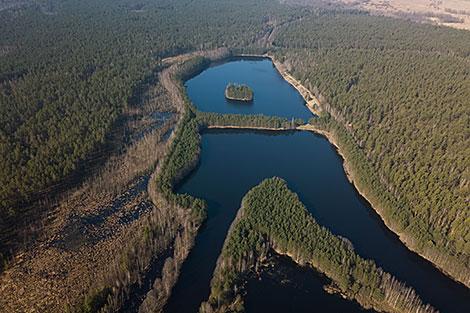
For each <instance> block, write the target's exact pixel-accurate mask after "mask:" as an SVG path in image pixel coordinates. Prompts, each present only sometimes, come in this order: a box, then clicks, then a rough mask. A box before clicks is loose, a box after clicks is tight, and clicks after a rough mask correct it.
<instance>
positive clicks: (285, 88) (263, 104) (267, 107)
mask: <svg viewBox="0 0 470 313" xmlns="http://www.w3.org/2000/svg"><path fill="white" fill-rule="evenodd" d="M229 83H237V84H245V85H248V86H250V88H251V89H252V90H253V94H254V98H253V101H251V102H240V101H231V100H227V99H226V98H225V95H224V92H225V87H226V86H227V84H229ZM185 86H186V90H187V92H188V96H189V98H190V99H191V100H192V102H193V103H194V105H195V106H196V107H197V108H198V109H199V110H200V111H204V112H217V113H231V114H264V115H271V116H281V117H286V118H302V119H305V120H307V119H309V118H311V117H312V114H311V113H310V111H309V110H308V109H307V107H306V106H305V105H304V104H305V101H304V99H303V98H302V96H301V95H300V94H299V93H298V92H297V90H296V89H295V88H294V87H292V86H291V85H290V84H288V83H287V82H286V81H285V80H284V78H282V76H281V75H280V74H279V72H278V71H277V69H276V68H275V67H274V65H273V63H272V62H271V60H270V59H260V58H257V59H234V60H232V61H229V62H226V63H223V64H218V65H214V66H212V67H210V68H208V69H207V70H205V71H203V72H202V73H201V74H199V75H197V76H196V77H194V78H192V79H190V80H188V81H187V82H186V83H185Z"/></svg>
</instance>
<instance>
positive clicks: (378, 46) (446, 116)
mask: <svg viewBox="0 0 470 313" xmlns="http://www.w3.org/2000/svg"><path fill="white" fill-rule="evenodd" d="M411 25H413V26H411ZM307 34H308V35H307ZM439 42H446V43H447V44H445V45H441V44H439ZM274 45H275V46H276V47H277V48H278V49H279V50H278V51H279V52H277V53H278V54H277V56H278V57H279V58H282V59H283V60H285V61H286V63H287V64H288V66H289V68H290V69H291V72H292V73H293V75H294V76H295V77H297V78H299V79H300V80H301V81H302V82H303V84H304V85H305V86H307V88H309V89H310V90H312V91H313V92H314V93H315V94H316V95H317V96H318V97H319V98H320V99H321V100H322V107H323V109H324V110H325V113H327V115H329V116H331V117H332V119H331V121H332V123H334V124H335V125H336V126H338V127H341V128H342V130H341V133H342V134H344V135H347V136H348V137H350V138H351V139H352V141H351V142H350V143H349V144H350V145H352V146H353V147H354V148H355V150H356V152H357V153H356V156H353V155H351V157H352V158H356V159H357V155H358V154H361V155H362V156H361V157H360V159H361V160H360V161H359V160H358V161H357V166H356V168H358V169H363V168H366V167H369V166H370V167H371V168H370V169H369V172H368V173H367V174H366V173H365V172H362V173H361V174H360V175H359V176H360V179H362V180H363V181H364V183H363V184H362V185H363V187H364V189H365V190H370V191H372V190H373V189H377V190H375V191H374V195H375V196H374V198H376V199H377V206H378V207H383V210H384V212H383V214H384V215H385V218H386V220H387V219H388V220H389V223H390V224H391V225H396V230H395V231H396V232H398V233H401V234H403V236H404V238H405V241H406V242H407V243H408V245H410V246H411V247H412V248H413V249H416V250H418V251H419V252H421V253H423V254H425V255H426V256H427V257H428V258H430V259H431V260H432V261H433V262H435V263H437V264H438V266H440V267H442V268H445V269H446V270H447V271H448V272H449V273H451V275H452V276H454V277H456V278H458V279H459V280H460V281H462V282H464V283H465V284H467V285H468V284H469V282H470V276H469V275H470V274H469V271H468V264H469V260H470V259H469V257H470V232H469V228H470V224H469V219H468V217H469V215H468V214H469V211H468V201H467V200H468V197H469V194H470V185H469V182H470V181H469V175H470V172H469V166H468V164H469V158H468V155H469V150H468V149H469V147H470V139H469V138H468V136H467V135H466V134H468V122H469V120H468V117H469V106H468V99H469V98H470V84H468V81H469V68H470V64H469V62H470V59H469V56H470V34H469V33H468V32H466V31H458V30H452V29H448V28H444V27H429V26H426V25H416V24H412V23H411V22H404V21H400V20H396V19H383V18H378V17H371V16H367V15H362V14H354V15H351V14H342V13H336V14H334V15H333V16H319V17H315V18H308V19H304V20H302V22H301V23H300V22H295V23H292V24H290V25H289V27H286V28H282V29H281V30H280V31H279V33H278V36H277V37H276V39H275V42H274ZM465 125H467V126H465ZM339 132H340V131H337V133H338V134H339ZM348 157H349V154H348ZM371 173H373V174H371ZM372 181H373V182H372ZM379 189H380V190H379ZM386 198H387V199H386ZM392 229H393V227H392Z"/></svg>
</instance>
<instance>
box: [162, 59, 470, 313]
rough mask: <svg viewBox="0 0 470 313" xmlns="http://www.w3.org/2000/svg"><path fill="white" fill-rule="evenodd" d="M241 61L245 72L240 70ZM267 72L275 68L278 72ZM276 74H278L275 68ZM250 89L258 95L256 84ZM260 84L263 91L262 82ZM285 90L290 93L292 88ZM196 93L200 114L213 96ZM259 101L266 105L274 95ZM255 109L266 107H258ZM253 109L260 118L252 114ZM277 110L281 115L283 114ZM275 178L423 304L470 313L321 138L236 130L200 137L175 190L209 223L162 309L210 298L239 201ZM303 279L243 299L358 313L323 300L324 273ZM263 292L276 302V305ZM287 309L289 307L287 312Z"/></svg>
mask: <svg viewBox="0 0 470 313" xmlns="http://www.w3.org/2000/svg"><path fill="white" fill-rule="evenodd" d="M266 62H269V63H270V61H268V60H261V61H254V60H248V61H235V62H229V63H226V64H224V65H219V66H216V67H212V68H209V69H208V70H207V71H205V72H203V73H201V74H200V75H198V76H196V77H195V78H193V79H192V80H191V82H192V84H193V86H195V84H196V83H199V82H198V80H199V79H202V80H204V81H205V84H206V83H207V82H208V81H210V80H209V79H208V77H207V76H205V74H206V72H209V71H213V70H215V69H216V70H217V75H216V76H213V77H212V79H214V80H216V81H214V84H215V85H217V84H218V83H219V80H221V77H224V73H225V74H226V75H227V76H228V77H230V75H233V73H234V72H236V75H237V76H238V77H240V79H241V80H243V79H245V78H244V77H246V79H248V77H251V75H252V73H253V72H256V70H255V69H256V68H258V66H259V67H260V68H265V67H266ZM235 64H238V66H241V68H238V69H237V70H236V71H235V69H234V65H235ZM270 66H271V69H272V65H270ZM263 75H264V74H263ZM271 75H279V74H278V73H277V72H276V71H271ZM227 80H228V81H231V80H233V79H226V81H227ZM240 82H244V81H240ZM271 82H272V83H271V88H272V89H273V90H280V89H282V88H287V87H289V88H292V87H290V86H285V85H286V84H287V85H288V83H287V82H285V81H284V80H282V79H277V78H272V80H271ZM248 83H250V84H251V85H252V87H253V89H254V90H255V93H256V90H257V89H258V85H257V81H256V80H255V81H251V82H248ZM260 84H261V85H264V83H263V82H260ZM221 86H224V84H221ZM188 88H189V82H188ZM263 88H265V87H263ZM289 88H287V89H288V90H291V89H289ZM197 90H198V89H193V90H192V94H190V96H191V99H192V100H193V101H194V102H197V106H198V108H200V109H202V107H201V105H202V102H201V103H199V102H198V101H202V100H203V99H204V98H205V97H206V96H207V95H206V92H207V90H206V89H201V90H200V92H201V93H204V95H199V96H200V97H197V96H196V95H195V93H197ZM294 91H295V90H294ZM291 95H292V100H291V101H288V99H287V100H286V101H284V102H285V106H286V107H290V108H296V106H297V104H299V103H300V104H301V103H302V101H300V102H299V98H298V97H299V96H298V94H293V93H291ZM222 96H223V92H222ZM198 99H199V100H198ZM204 101H206V100H204ZM263 101H269V98H268V99H265V100H263ZM269 102H270V101H269ZM214 103H215V102H214ZM214 103H213V104H214ZM256 105H260V106H262V105H263V104H262V103H257V104H256V103H254V104H253V106H256ZM264 105H265V107H267V105H266V104H264ZM206 108H207V109H208V108H209V107H206ZM271 109H273V108H272V107H271ZM252 110H253V111H252V112H255V110H261V111H262V109H260V108H256V107H253V108H252ZM286 110H289V109H286ZM293 110H294V111H295V110H296V109H293ZM215 111H216V110H215ZM281 112H284V108H283V109H282V110H281ZM232 113H233V112H232ZM263 113H266V112H263ZM270 113H276V112H274V111H271V112H270ZM249 114H251V113H249ZM273 176H279V177H281V178H283V179H285V180H286V181H287V184H288V186H289V188H290V189H291V190H293V191H294V192H296V193H298V194H299V197H300V199H301V200H302V202H303V203H304V204H305V205H306V207H307V209H308V210H309V211H310V212H311V213H312V215H313V216H314V218H315V219H316V220H317V222H318V223H319V224H321V225H323V226H325V227H327V228H328V229H330V230H331V231H332V232H333V233H334V234H337V235H341V236H343V237H346V238H348V239H349V240H350V241H351V242H352V244H353V245H354V248H355V250H356V251H357V252H358V253H359V254H360V255H361V256H362V257H364V258H369V259H373V260H374V261H375V262H376V263H377V264H378V265H379V266H381V267H382V268H383V269H384V270H385V271H387V272H389V273H391V274H393V275H394V276H396V277H397V278H398V279H399V280H401V281H404V282H406V283H407V284H408V285H411V286H412V287H413V288H415V290H416V291H417V293H418V294H419V295H420V296H421V298H422V299H423V300H424V301H425V302H426V303H430V304H431V305H433V306H434V307H435V308H438V309H439V310H440V311H441V312H455V313H459V312H462V313H463V312H470V291H469V289H467V288H466V287H464V286H463V285H461V284H458V283H456V282H454V281H453V280H451V279H449V278H448V277H446V276H445V275H443V274H442V273H441V272H439V271H438V270H437V269H436V268H434V267H433V266H432V264H431V263H430V262H428V261H426V260H424V259H423V258H421V257H419V256H418V255H416V254H415V253H413V252H411V251H409V250H408V249H407V248H406V247H405V246H404V245H403V244H402V243H401V242H400V241H399V240H398V238H397V236H396V235H395V234H393V233H392V232H390V231H389V230H388V229H387V228H386V227H385V225H384V224H383V222H382V221H381V219H380V217H379V216H378V215H377V214H376V213H375V211H374V210H373V209H372V208H371V207H370V205H369V204H368V202H367V201H365V200H364V199H363V198H362V197H361V196H360V195H359V194H358V193H357V191H356V189H355V188H354V186H353V185H352V184H351V183H349V181H348V179H347V177H346V175H345V172H344V169H343V167H342V159H341V158H340V156H339V155H338V153H337V151H336V150H335V149H334V147H333V146H332V145H331V144H330V143H329V142H328V141H327V140H326V139H325V138H323V137H321V136H319V135H316V134H312V133H310V132H300V131H291V132H259V131H236V130H231V131H206V132H205V133H204V134H203V135H202V142H201V156H200V164H199V166H198V167H197V169H196V170H195V171H193V173H192V174H191V175H190V176H189V177H187V178H186V179H185V180H184V181H183V183H182V184H181V185H180V186H179V188H178V189H177V192H179V193H188V194H191V195H193V196H196V197H199V198H202V199H205V200H206V201H207V203H208V219H207V222H206V223H205V225H204V226H203V227H202V228H201V230H200V233H199V234H198V236H197V238H196V244H195V246H194V248H193V249H192V251H191V253H190V255H189V257H188V259H187V261H186V262H185V263H184V265H183V268H182V271H181V275H180V278H179V280H178V282H177V284H176V286H175V288H174V289H173V292H172V296H171V297H170V300H169V303H168V305H167V307H166V309H165V311H166V312H169V313H178V312H181V313H191V312H197V311H198V308H199V305H200V303H201V302H202V301H205V300H207V298H208V296H209V291H210V280H211V277H212V273H213V271H214V268H215V265H216V260H217V258H218V255H219V254H220V251H221V249H222V245H223V242H224V240H225V236H226V234H227V231H228V228H229V226H230V224H231V223H232V221H233V219H234V217H235V215H236V212H237V210H238V208H239V206H240V203H241V199H242V198H243V196H244V195H245V194H246V192H247V191H248V190H249V189H250V188H252V187H253V186H255V185H257V184H259V183H260V182H261V181H262V180H263V179H265V178H269V177H273ZM299 270H300V271H302V270H303V269H299ZM291 273H293V272H291ZM292 276H296V275H294V274H292ZM297 277H298V276H297ZM306 277H309V278H308V279H307V281H304V282H303V283H302V284H303V286H311V287H305V290H303V289H299V288H293V289H292V288H291V289H289V290H287V289H286V288H288V287H286V285H283V284H282V283H281V282H279V283H276V282H275V280H264V281H265V282H266V283H263V280H262V281H250V282H249V284H248V295H247V298H246V300H247V302H246V304H247V306H246V310H247V312H265V311H266V310H267V311H266V312H274V311H275V312H283V311H284V312H297V311H298V312H307V311H302V309H301V308H309V307H311V308H314V309H315V310H318V311H319V312H338V308H339V307H341V308H342V309H341V311H342V312H360V311H362V309H361V308H359V307H358V305H357V304H356V303H354V302H350V301H344V300H343V299H341V298H340V297H338V296H335V295H334V296H331V295H326V294H325V292H324V291H323V289H321V288H318V285H319V284H320V283H321V282H320V280H319V278H318V275H313V274H312V275H310V274H308V275H307V276H306ZM309 280H311V281H309ZM309 288H310V289H309ZM267 290H269V293H270V294H272V298H275V299H276V301H271V300H270V297H269V296H268V294H267V293H266V291H267ZM309 290H310V291H309ZM335 299H336V300H335ZM292 301H296V309H293V308H292V306H289V305H290V304H291V302H292ZM275 303H277V305H276V304H275ZM282 303H284V304H285V305H287V306H284V307H282V306H281V305H280V304H282ZM335 303H336V304H335ZM289 308H292V309H289Z"/></svg>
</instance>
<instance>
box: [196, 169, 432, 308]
mask: <svg viewBox="0 0 470 313" xmlns="http://www.w3.org/2000/svg"><path fill="white" fill-rule="evenodd" d="M270 246H271V247H273V248H274V249H275V250H276V251H278V252H281V253H287V254H289V255H291V256H292V257H293V258H294V260H295V261H296V262H298V263H301V264H310V265H311V266H313V267H314V268H316V269H318V270H319V271H321V272H323V273H324V274H325V275H326V276H328V277H329V278H330V279H331V280H332V281H333V283H334V284H335V285H336V286H337V287H338V288H339V289H340V290H341V292H342V293H344V294H345V295H347V296H349V297H351V298H354V299H357V300H358V301H359V302H360V303H361V304H363V305H366V306H373V307H375V308H377V309H380V310H386V311H392V312H395V311H400V312H415V311H417V310H418V309H423V312H433V309H432V308H430V307H428V306H425V305H423V304H422V302H421V300H420V299H419V298H418V297H417V296H416V295H415V294H414V291H413V290H412V289H410V288H408V287H405V286H404V285H402V284H399V283H396V282H395V280H394V279H393V278H392V277H391V276H390V275H389V274H387V273H384V272H383V271H382V270H381V269H380V268H378V267H377V266H376V265H375V263H374V262H373V261H371V260H365V259H363V258H361V257H360V256H359V255H358V254H356V253H355V251H354V249H353V247H352V246H351V244H350V243H349V242H348V241H347V240H345V239H343V238H341V237H338V236H335V235H333V234H332V233H331V232H330V231H328V230H327V229H326V228H324V227H322V226H320V225H318V224H317V223H316V221H315V220H314V218H313V217H312V216H311V215H310V213H309V212H308V211H307V209H306V208H305V207H304V205H303V204H302V203H301V202H300V200H299V198H298V196H297V195H296V194H295V193H293V192H292V191H290V190H289V189H288V187H287V184H286V182H285V181H284V180H282V179H280V178H276V177H275V178H271V179H267V180H265V181H263V182H262V183H261V184H259V185H258V186H256V187H254V188H253V189H251V190H250V191H249V192H248V193H247V194H246V195H245V197H244V198H243V201H242V208H241V212H239V214H238V216H237V220H236V221H235V222H234V225H232V228H231V230H230V233H229V236H228V237H227V239H226V241H225V245H224V248H223V251H222V255H221V257H220V259H219V261H218V267H217V270H216V273H215V275H214V278H213V281H212V285H211V286H212V289H211V296H210V299H209V305H211V306H213V307H219V308H220V307H222V308H229V307H230V304H231V303H232V302H233V301H234V299H235V298H236V296H237V292H236V290H240V287H241V286H242V281H243V275H244V273H246V272H247V271H249V270H250V269H251V267H252V266H253V265H255V264H256V262H257V261H258V259H260V258H262V257H264V256H265V255H266V253H267V251H268V250H269V248H270ZM392 281H393V283H391V282H392ZM390 294H394V297H391V296H390ZM221 303H222V304H221ZM203 307H204V306H203ZM221 311H225V309H222V310H221Z"/></svg>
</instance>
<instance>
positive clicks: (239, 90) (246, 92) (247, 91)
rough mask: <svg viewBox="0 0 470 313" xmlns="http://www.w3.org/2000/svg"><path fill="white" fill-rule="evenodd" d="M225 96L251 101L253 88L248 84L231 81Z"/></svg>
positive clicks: (231, 98)
mask: <svg viewBox="0 0 470 313" xmlns="http://www.w3.org/2000/svg"><path fill="white" fill-rule="evenodd" d="M225 97H226V98H227V99H230V100H239V101H251V100H253V90H252V89H251V88H250V87H248V86H247V85H238V84H233V83H230V84H228V85H227V87H226V88H225Z"/></svg>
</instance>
